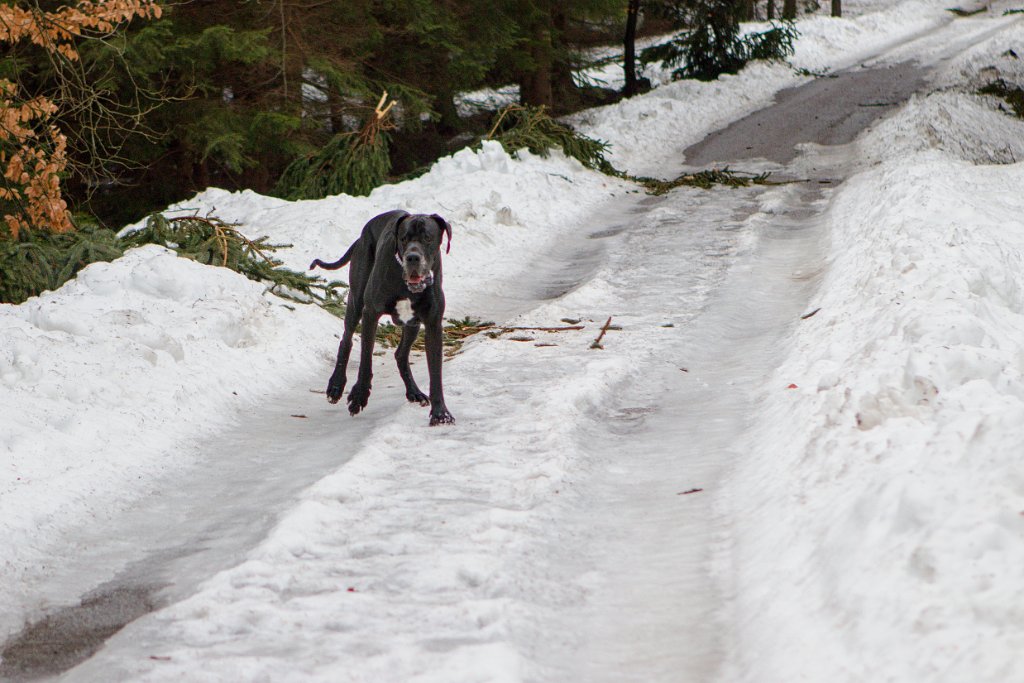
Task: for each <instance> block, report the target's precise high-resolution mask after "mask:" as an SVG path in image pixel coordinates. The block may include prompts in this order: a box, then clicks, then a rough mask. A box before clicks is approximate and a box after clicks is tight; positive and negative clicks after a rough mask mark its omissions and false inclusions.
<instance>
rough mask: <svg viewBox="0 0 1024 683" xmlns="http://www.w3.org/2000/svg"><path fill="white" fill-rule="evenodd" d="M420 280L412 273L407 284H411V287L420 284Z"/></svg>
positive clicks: (420, 278)
mask: <svg viewBox="0 0 1024 683" xmlns="http://www.w3.org/2000/svg"><path fill="white" fill-rule="evenodd" d="M422 279H423V278H422V277H420V275H419V274H417V273H413V274H412V275H410V276H409V284H411V285H418V284H419V283H420V280H422Z"/></svg>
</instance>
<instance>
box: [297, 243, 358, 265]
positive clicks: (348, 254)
mask: <svg viewBox="0 0 1024 683" xmlns="http://www.w3.org/2000/svg"><path fill="white" fill-rule="evenodd" d="M358 243H359V240H356V241H355V242H353V243H352V246H351V247H349V248H348V251H346V252H345V255H344V256H342V257H341V258H340V259H338V260H337V261H335V262H334V263H324V262H323V261H321V260H320V259H313V262H312V263H310V264H309V269H310V270H313V269H314V268H317V267H319V268H323V269H324V270H338V269H339V268H341V267H343V266H344V265H345V264H347V263H348V262H349V261H351V260H352V251H353V250H354V249H355V248H356V244H358Z"/></svg>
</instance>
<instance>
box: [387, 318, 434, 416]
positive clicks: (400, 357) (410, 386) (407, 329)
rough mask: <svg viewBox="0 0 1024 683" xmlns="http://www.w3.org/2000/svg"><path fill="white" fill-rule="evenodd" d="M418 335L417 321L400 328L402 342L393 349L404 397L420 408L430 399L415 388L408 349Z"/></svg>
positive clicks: (418, 324)
mask: <svg viewBox="0 0 1024 683" xmlns="http://www.w3.org/2000/svg"><path fill="white" fill-rule="evenodd" d="M419 333H420V322H419V321H418V320H416V321H414V322H412V323H408V324H406V325H403V326H402V341H400V342H398V348H397V349H395V362H396V363H398V374H399V375H401V376H402V381H403V382H405V397H406V398H407V399H408V400H409V402H410V403H419V404H420V405H421V406H425V405H427V404H429V403H430V399H429V398H428V397H427V395H426V394H424V393H423V392H422V391H420V388H419V387H418V386H416V379H415V378H414V377H413V376H412V368H411V367H409V349H411V348H412V344H413V342H414V341H416V336H417V335H418V334H419Z"/></svg>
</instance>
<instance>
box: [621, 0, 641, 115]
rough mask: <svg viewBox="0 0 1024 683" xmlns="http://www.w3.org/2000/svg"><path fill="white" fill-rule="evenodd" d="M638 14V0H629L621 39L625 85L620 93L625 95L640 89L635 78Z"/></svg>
mask: <svg viewBox="0 0 1024 683" xmlns="http://www.w3.org/2000/svg"><path fill="white" fill-rule="evenodd" d="M639 14H640V0H629V7H628V8H627V10H626V37H625V38H624V39H623V46H624V48H625V53H626V55H625V63H624V65H623V68H624V69H625V71H626V85H625V86H624V87H623V88H622V94H623V95H624V96H625V97H632V96H633V95H636V94H637V92H639V90H640V87H639V84H638V83H637V80H636V20H637V15H639Z"/></svg>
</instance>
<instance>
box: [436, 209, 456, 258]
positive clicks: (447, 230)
mask: <svg viewBox="0 0 1024 683" xmlns="http://www.w3.org/2000/svg"><path fill="white" fill-rule="evenodd" d="M431 218H433V219H434V220H435V221H437V224H438V225H440V226H441V230H442V231H444V234H446V235H448V248H447V249H445V250H444V253H446V254H447V253H448V252H450V251H451V250H452V226H450V225H449V224H448V221H446V220H445V219H443V218H441V217H440V216H438V215H437V214H436V213H435V214H434V215H432V216H431Z"/></svg>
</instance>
